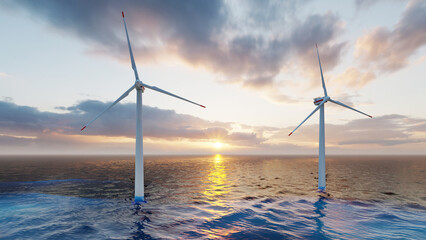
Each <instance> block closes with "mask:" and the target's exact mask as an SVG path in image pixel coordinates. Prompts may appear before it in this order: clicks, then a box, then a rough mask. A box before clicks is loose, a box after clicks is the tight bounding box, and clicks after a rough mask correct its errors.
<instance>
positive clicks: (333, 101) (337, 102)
mask: <svg viewBox="0 0 426 240" xmlns="http://www.w3.org/2000/svg"><path fill="white" fill-rule="evenodd" d="M328 101H330V102H332V103H335V104H337V105H340V106H342V107H345V108H349V109H351V110H354V111H355V112H359V113H361V114H364V115H365V116H367V117H370V118H372V116H370V115H368V114H366V113H363V112H361V111H359V110H356V109H355V108H351V107H349V106H348V105H345V104H343V103H341V102H339V101H336V100H333V99H331V98H330V99H329V100H328Z"/></svg>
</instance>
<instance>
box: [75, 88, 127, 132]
mask: <svg viewBox="0 0 426 240" xmlns="http://www.w3.org/2000/svg"><path fill="white" fill-rule="evenodd" d="M134 88H135V85H133V86H132V87H131V88H129V90H127V91H126V92H125V93H123V95H121V96H120V97H119V98H118V99H117V100H115V102H113V103H112V104H111V105H109V106H108V107H107V108H105V109H104V110H103V111H102V112H101V113H99V114H98V115H97V116H96V117H95V118H94V119H92V121H90V122H89V123H87V124H86V125H85V126H84V127H83V128H81V131H83V130H84V129H85V128H86V127H88V126H89V125H90V124H92V122H94V121H95V120H96V119H98V118H99V117H100V116H101V115H102V114H104V113H105V112H106V111H108V110H109V109H110V108H112V107H113V106H114V105H115V104H117V103H118V102H120V101H121V100H122V99H123V98H125V97H127V95H129V93H130V92H131V91H132V90H133V89H134Z"/></svg>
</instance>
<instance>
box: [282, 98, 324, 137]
mask: <svg viewBox="0 0 426 240" xmlns="http://www.w3.org/2000/svg"><path fill="white" fill-rule="evenodd" d="M324 103H325V101H322V103H320V104H319V105H318V107H316V108H315V109H314V111H313V112H312V113H311V114H309V116H308V117H307V118H305V120H303V122H302V123H301V124H299V126H297V127H296V128H295V129H294V130H293V131H292V132H291V133H290V134H289V136H290V135H291V134H293V133H294V132H295V131H296V130H297V129H298V128H299V127H300V126H302V124H303V123H305V122H306V120H308V119H309V118H310V117H311V116H312V115H313V114H314V113H315V112H316V111H318V109H320V107H321V106H322V105H324Z"/></svg>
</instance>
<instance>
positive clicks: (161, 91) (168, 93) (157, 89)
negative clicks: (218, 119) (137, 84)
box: [142, 83, 206, 108]
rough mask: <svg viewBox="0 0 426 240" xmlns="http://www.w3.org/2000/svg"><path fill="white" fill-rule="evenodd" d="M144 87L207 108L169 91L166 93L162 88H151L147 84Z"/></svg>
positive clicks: (143, 84)
mask: <svg viewBox="0 0 426 240" xmlns="http://www.w3.org/2000/svg"><path fill="white" fill-rule="evenodd" d="M142 86H144V87H146V88H149V89H151V90H154V91H157V92H160V93H164V94H167V95H169V96H172V97H175V98H179V99H181V100H183V101H186V102H189V103H192V104H195V105H197V106H200V107H203V108H206V107H205V106H203V105H201V104H198V103H196V102H193V101H190V100H188V99H186V98H183V97H179V96H177V95H175V94H173V93H170V92H167V91H165V90H163V89H160V88H158V87H155V86H150V85H147V84H145V83H142Z"/></svg>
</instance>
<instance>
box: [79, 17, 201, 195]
mask: <svg viewBox="0 0 426 240" xmlns="http://www.w3.org/2000/svg"><path fill="white" fill-rule="evenodd" d="M121 14H122V15H123V22H124V29H125V30H126V37H127V44H128V47H129V53H130V60H131V62H132V68H133V71H134V73H135V79H136V80H135V83H134V84H133V85H132V86H131V87H130V88H129V89H128V90H127V91H126V92H124V93H123V95H121V96H120V97H119V98H118V99H117V100H115V102H113V103H112V104H111V105H109V106H108V107H107V108H105V109H104V110H103V111H102V112H101V113H99V114H98V115H97V116H96V117H95V118H94V119H92V120H91V121H90V122H89V123H87V124H86V125H85V126H84V127H83V128H81V131H83V130H84V129H85V128H86V127H88V126H89V125H90V124H92V123H93V122H94V121H95V120H96V119H98V118H99V117H100V116H101V115H102V114H104V113H105V112H106V111H108V110H109V109H110V108H112V107H113V106H114V105H115V104H117V103H118V102H120V101H121V100H123V99H124V98H125V97H127V95H129V93H130V92H131V91H133V89H136V155H135V203H140V202H145V195H144V176H143V174H144V170H143V132H142V93H143V92H144V91H145V88H149V89H151V90H154V91H157V92H160V93H164V94H166V95H169V96H172V97H175V98H179V99H181V100H183V101H187V102H189V103H192V104H195V105H197V106H200V107H203V108H205V106H203V105H201V104H198V103H195V102H193V101H190V100H188V99H185V98H183V97H179V96H177V95H175V94H173V93H170V92H167V91H165V90H162V89H160V88H158V87H155V86H150V85H148V84H145V83H143V82H142V81H141V80H140V79H139V75H138V70H137V68H136V64H135V59H134V58H133V52H132V47H131V45H130V40H129V34H128V32H127V25H126V19H125V18H124V12H121Z"/></svg>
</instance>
